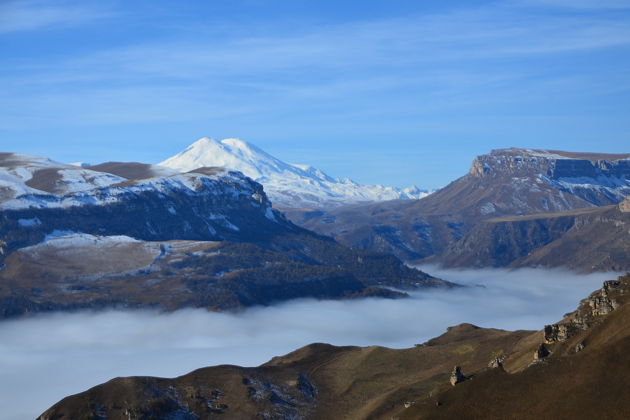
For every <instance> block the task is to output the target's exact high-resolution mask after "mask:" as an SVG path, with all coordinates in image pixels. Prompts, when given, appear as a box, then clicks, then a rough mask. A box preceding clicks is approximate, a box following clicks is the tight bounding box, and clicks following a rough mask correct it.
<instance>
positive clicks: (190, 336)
mask: <svg viewBox="0 0 630 420" xmlns="http://www.w3.org/2000/svg"><path fill="white" fill-rule="evenodd" d="M424 269H425V270H427V271H428V272H430V273H432V274H434V275H437V276H438V277H441V278H444V279H447V280H451V281H455V282H458V283H461V284H466V285H470V286H476V285H478V286H479V287H469V288H461V289H457V290H448V291H423V292H418V293H414V294H413V295H412V297H411V298H410V299H402V300H386V299H361V300H355V301H315V300H299V301H292V302H288V303H284V304H279V305H276V306H273V307H266V308H252V309H249V310H246V311H243V312H240V313H209V312H206V311H203V310H182V311H177V312H175V313H170V314H157V313H155V312H147V311H134V312H121V311H107V312H87V313H86V312H83V313H74V314H54V315H50V314H49V315H41V316H36V317H34V318H31V319H24V320H15V321H5V322H0V372H2V374H1V375H0V407H2V417H3V418H4V419H7V420H12V419H23V418H34V417H36V416H37V415H39V414H40V413H41V412H43V411H44V410H45V409H46V408H48V407H49V406H51V405H52V404H54V403H55V402H57V401H58V400H60V399H61V398H63V397H65V396H67V395H70V394H73V393H77V392H81V391H83V390H86V389H87V388H89V387H92V386H94V385H97V384H99V383H102V382H104V381H106V380H109V379H111V378H113V377H116V376H132V375H152V376H167V377H172V376H177V375H181V374H184V373H186V372H189V371H191V370H193V369H196V368H200V367H203V366H210V365H216V364H224V363H229V364H238V365H247V366H255V365H258V364H260V363H263V362H265V361H267V360H269V359H270V358H271V357H273V356H277V355H282V354H285V353H288V352H289V351H292V350H294V349H296V348H298V347H301V346H304V345H306V344H309V343H312V342H328V343H332V344H337V345H361V346H366V345H382V346H389V347H410V346H413V344H415V343H421V342H423V341H426V340H427V339H429V338H431V337H434V336H437V335H440V334H441V333H442V332H444V330H445V328H446V327H448V326H451V325H456V324H459V323H462V322H470V323H473V324H476V325H479V326H483V327H494V328H502V329H510V330H515V329H540V328H541V327H542V325H543V324H546V323H551V322H555V321H557V320H559V319H560V318H561V317H562V315H563V314H564V313H566V312H568V311H571V310H573V309H574V308H575V307H576V306H577V304H578V302H579V300H580V299H582V298H584V297H586V296H587V295H588V294H589V293H590V292H591V291H592V290H594V289H596V288H598V287H600V285H601V282H602V281H603V280H607V279H612V278H615V276H616V275H615V274H611V273H594V274H589V275H576V274H572V273H568V272H566V271H560V270H538V269H521V270H516V271H506V270H469V271H447V270H440V269H437V268H435V267H424Z"/></svg>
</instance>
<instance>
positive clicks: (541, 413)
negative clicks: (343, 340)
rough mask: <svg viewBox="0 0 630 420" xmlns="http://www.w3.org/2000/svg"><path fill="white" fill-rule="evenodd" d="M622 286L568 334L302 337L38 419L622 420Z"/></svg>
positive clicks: (625, 404)
mask: <svg viewBox="0 0 630 420" xmlns="http://www.w3.org/2000/svg"><path fill="white" fill-rule="evenodd" d="M629 293H630V275H626V276H624V277H621V278H619V279H618V280H616V281H609V282H606V283H604V286H603V287H602V289H600V290H598V291H596V292H594V293H593V294H592V295H591V296H589V297H588V298H586V299H584V300H583V301H582V302H581V303H580V305H579V306H578V309H577V310H576V311H574V312H572V313H569V314H567V315H565V318H564V319H563V320H562V321H560V323H558V324H555V325H556V326H558V325H578V326H577V327H576V328H575V331H574V332H572V333H571V334H567V335H562V336H561V335H557V334H554V333H553V331H552V330H554V328H553V326H545V328H544V330H541V331H515V332H508V331H502V330H494V329H487V328H480V327H477V326H474V325H471V324H461V325H458V326H455V327H450V328H448V330H447V331H446V333H445V334H443V335H442V336H440V337H437V338H434V339H431V340H429V341H427V342H426V343H423V344H419V345H417V346H415V347H414V348H409V349H400V350H393V349H387V348H383V347H365V348H361V347H334V346H330V345H326V344H311V345H309V346H306V347H304V348H301V349H299V350H296V351H294V352H292V353H289V354H287V355H285V356H282V357H276V358H273V359H272V360H270V361H269V362H268V363H265V364H264V365H261V366H259V367H257V368H241V367H237V366H217V367H208V368H203V369H199V370H196V371H194V372H191V373H189V374H187V375H184V376H181V377H178V378H174V379H162V378H150V377H131V378H116V379H113V380H111V381H109V382H107V383H105V384H102V385H99V386H96V387H94V388H92V389H90V390H87V391H85V392H83V393H80V394H77V395H73V396H70V397H67V398H65V399H63V400H61V401H60V402H58V403H57V404H55V405H54V406H53V407H51V408H50V409H49V410H47V411H46V412H45V413H44V414H42V415H41V416H40V417H39V419H41V420H53V419H62V418H77V417H80V416H87V417H89V416H95V415H97V414H98V415H102V416H107V418H109V419H112V420H117V419H127V418H129V417H128V416H130V415H131V418H150V417H151V416H154V417H155V418H170V417H168V416H175V415H176V414H177V415H180V416H181V417H179V418H187V419H209V418H223V417H225V418H239V419H241V418H242V419H259V418H279V419H330V418H370V419H391V418H400V419H418V418H431V419H433V418H445V419H452V418H471V419H473V418H484V419H485V418H488V419H495V418H496V419H503V418H524V419H530V418H531V419H537V418H610V419H625V418H627V414H628V413H629V412H630V401H629V400H628V399H627V398H625V394H626V392H627V389H628V386H630V378H628V377H627V375H624V374H623V372H625V370H624V369H625V367H627V366H629V363H630V353H629V352H628V351H627V350H628V346H629V345H630V323H629V322H628V320H629V319H630V305H629V304H628V296H629ZM453 366H456V373H455V378H454V380H452V379H451V372H452V371H453ZM463 372H465V375H466V376H464V373H463ZM466 379H470V380H466ZM453 385H454V386H453ZM217 409H220V412H219V411H217Z"/></svg>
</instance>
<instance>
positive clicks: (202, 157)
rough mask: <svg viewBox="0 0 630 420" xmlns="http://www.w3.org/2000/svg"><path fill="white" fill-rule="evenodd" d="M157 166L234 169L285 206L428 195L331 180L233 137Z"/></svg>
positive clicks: (202, 143) (205, 141)
mask: <svg viewBox="0 0 630 420" xmlns="http://www.w3.org/2000/svg"><path fill="white" fill-rule="evenodd" d="M159 165H161V166H166V167H169V168H173V169H177V170H180V171H190V170H193V169H196V168H199V167H204V166H219V167H224V168H229V169H232V170H237V171H240V172H242V173H243V174H245V175H246V176H248V177H250V178H253V179H254V180H255V181H257V182H260V183H261V184H262V185H263V186H264V187H265V191H266V192H267V194H268V195H269V196H270V198H271V200H272V202H274V203H275V204H279V205H281V206H286V207H305V206H316V207H317V206H329V205H341V204H348V203H357V202H368V201H383V200H394V199H417V198H422V197H425V196H427V195H428V194H429V193H428V192H427V191H422V190H420V189H418V188H417V187H410V188H405V189H400V188H395V187H386V186H382V185H360V184H357V183H356V182H354V181H352V180H350V179H347V178H333V177H331V176H329V175H327V174H326V173H324V172H322V171H321V170H319V169H317V168H314V167H312V166H310V165H299V164H288V163H285V162H282V161H281V160H279V159H277V158H275V157H273V156H271V155H270V154H268V153H266V152H265V151H263V150H261V149H259V148H258V147H256V146H254V145H251V144H249V143H247V142H245V141H243V140H240V139H234V138H228V139H223V140H215V139H211V138H208V137H204V138H201V139H199V140H198V141H196V142H195V143H193V144H191V145H190V146H188V147H187V148H186V149H185V150H184V151H182V152H181V153H178V154H177V155H175V156H173V157H171V158H169V159H166V160H165V161H163V162H161V163H159Z"/></svg>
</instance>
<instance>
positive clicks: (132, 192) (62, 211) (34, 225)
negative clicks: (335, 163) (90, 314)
mask: <svg viewBox="0 0 630 420" xmlns="http://www.w3.org/2000/svg"><path fill="white" fill-rule="evenodd" d="M213 171H214V174H213V175H207V173H210V172H209V170H206V171H205V172H206V174H204V173H189V174H181V175H175V176H171V177H164V178H152V179H149V180H144V181H127V182H123V183H119V184H114V185H112V186H108V187H102V188H98V189H95V190H90V191H83V192H80V193H70V194H62V195H54V194H46V193H38V194H27V195H21V196H20V197H19V198H17V199H12V200H8V201H5V202H4V203H2V204H0V208H1V207H4V209H2V211H0V237H2V238H3V241H4V243H5V244H4V246H3V248H4V254H5V255H6V254H8V253H10V252H11V251H12V250H14V249H17V248H21V247H25V246H29V245H33V244H35V243H38V242H41V241H42V240H44V238H45V237H46V236H47V235H51V234H53V233H54V232H56V231H57V232H59V231H60V232H81V233H87V234H93V235H101V236H109V235H127V236H131V237H134V238H136V239H142V240H150V241H164V240H172V239H188V240H211V241H217V240H236V241H250V242H255V241H263V240H265V238H268V237H269V236H270V235H273V234H283V233H291V232H298V231H299V232H303V230H301V229H299V228H298V227H297V226H295V225H293V224H292V223H290V222H288V221H287V220H286V219H285V218H284V217H283V216H282V214H281V213H279V212H277V211H275V210H273V209H272V208H271V203H270V202H269V201H268V200H267V198H266V196H265V194H264V192H263V189H262V186H261V185H260V184H258V183H256V182H254V181H252V180H250V179H249V178H246V177H244V176H243V175H241V174H239V173H238V172H227V171H223V170H222V169H216V170H213Z"/></svg>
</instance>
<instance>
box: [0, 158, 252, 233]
mask: <svg viewBox="0 0 630 420" xmlns="http://www.w3.org/2000/svg"><path fill="white" fill-rule="evenodd" d="M165 171H166V172H168V173H170V174H171V175H167V176H156V177H152V178H147V179H139V180H137V179H136V180H130V179H127V178H123V177H120V176H117V175H113V174H110V173H105V172H99V171H94V170H91V169H88V168H85V167H78V166H73V165H66V164H63V163H60V162H55V161H52V160H50V159H45V158H41V157H36V156H28V155H18V154H10V153H7V154H2V155H1V156H0V210H20V209H27V208H34V209H45V208H69V207H75V206H86V205H105V204H111V203H115V202H118V201H120V200H128V199H130V198H132V197H134V196H138V195H140V194H144V193H156V194H168V193H172V192H177V193H183V194H188V195H199V196H203V195H212V194H215V193H216V192H217V191H218V190H220V191H221V192H222V194H228V195H230V196H231V197H233V198H234V199H235V200H236V199H238V197H239V195H246V196H247V198H248V199H252V200H256V201H260V200H259V199H258V198H257V197H254V195H256V191H254V189H253V188H252V185H251V184H253V183H252V182H251V180H249V179H248V178H246V177H245V176H244V175H242V174H241V173H239V172H235V171H227V170H220V169H219V170H216V171H212V172H210V171H204V172H203V173H176V172H174V171H170V170H167V169H166V168H161V167H158V168H156V170H155V171H154V172H155V173H165ZM37 222H38V221H37V220H35V219H33V220H31V219H23V220H22V219H21V222H20V225H21V226H24V227H30V226H35V225H37Z"/></svg>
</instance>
